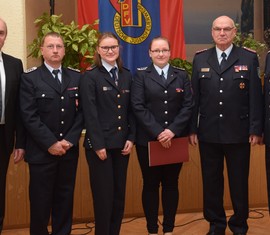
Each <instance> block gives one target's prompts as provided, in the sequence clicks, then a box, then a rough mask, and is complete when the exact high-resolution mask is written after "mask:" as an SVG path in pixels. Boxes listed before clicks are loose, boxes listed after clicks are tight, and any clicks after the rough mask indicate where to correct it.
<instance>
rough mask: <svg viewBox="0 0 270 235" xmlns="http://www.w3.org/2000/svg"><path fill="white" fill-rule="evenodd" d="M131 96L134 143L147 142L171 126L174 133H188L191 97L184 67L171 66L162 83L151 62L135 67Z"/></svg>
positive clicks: (144, 143)
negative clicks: (134, 119)
mask: <svg viewBox="0 0 270 235" xmlns="http://www.w3.org/2000/svg"><path fill="white" fill-rule="evenodd" d="M131 100H132V107H133V111H134V114H135V116H136V120H137V129H136V132H137V135H136V136H137V137H136V143H137V144H139V145H142V146H147V143H148V141H152V140H156V139H157V137H158V135H159V134H160V133H161V132H162V131H163V130H164V129H170V130H171V131H172V132H173V133H174V134H175V135H176V137H179V136H186V135H187V134H188V132H187V127H188V125H189V120H190V117H191V114H192V107H193V99H192V93H191V85H190V80H189V78H188V74H187V73H186V71H184V70H182V69H179V68H174V67H172V66H170V67H169V70H168V76H167V81H166V83H164V81H162V79H161V78H160V76H159V74H158V73H157V71H156V69H155V67H154V65H153V64H151V65H150V66H149V67H147V68H145V69H141V70H140V69H138V70H137V73H136V75H135V78H134V81H133V85H132V98H131Z"/></svg>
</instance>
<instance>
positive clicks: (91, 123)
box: [80, 67, 135, 151]
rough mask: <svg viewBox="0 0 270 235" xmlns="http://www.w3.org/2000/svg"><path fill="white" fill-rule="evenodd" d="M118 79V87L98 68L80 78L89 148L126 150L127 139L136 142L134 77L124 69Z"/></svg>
mask: <svg viewBox="0 0 270 235" xmlns="http://www.w3.org/2000/svg"><path fill="white" fill-rule="evenodd" d="M118 77H119V81H118V86H116V85H115V83H114V81H113V79H112V77H111V76H110V74H109V72H108V71H107V70H106V69H105V68H104V67H100V68H98V67H95V68H93V69H92V70H90V71H87V72H85V74H84V76H83V77H82V79H81V83H80V87H81V89H80V96H81V104H82V109H83V113H84V119H85V127H86V135H85V141H84V147H85V148H86V149H91V148H93V149H94V150H95V151H96V150H99V149H103V148H106V149H114V148H123V147H124V145H125V142H126V141H127V140H130V141H132V142H134V141H135V119H134V116H133V114H132V110H131V107H130V88H131V83H132V76H131V74H130V72H129V71H128V70H127V69H125V68H123V69H122V70H120V71H119V72H118Z"/></svg>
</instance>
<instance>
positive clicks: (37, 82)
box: [20, 64, 83, 163]
mask: <svg viewBox="0 0 270 235" xmlns="http://www.w3.org/2000/svg"><path fill="white" fill-rule="evenodd" d="M79 78H80V73H79V72H77V71H74V70H71V69H67V68H62V87H61V90H60V88H59V86H58V84H57V81H56V80H55V78H54V77H53V75H52V74H51V73H50V71H49V70H48V69H47V68H46V66H45V65H44V64H43V65H42V66H40V67H38V68H37V69H36V70H34V71H31V72H28V73H24V74H23V75H22V81H21V89H20V107H21V114H22V120H23V123H24V125H25V127H26V130H27V142H26V161H27V162H29V163H45V162H49V161H52V160H54V159H56V157H55V156H53V155H51V154H50V153H49V152H48V148H49V147H50V146H51V145H53V144H54V143H56V142H57V141H58V140H59V141H60V140H62V139H65V140H67V141H69V142H70V143H72V144H73V145H74V146H73V147H72V148H71V149H69V150H68V151H67V153H66V155H64V158H66V159H67V158H72V157H77V156H78V140H79V137H80V134H81V130H82V128H83V116H82V113H81V111H80V109H79V108H78V99H79V94H78V93H79V90H78V88H79Z"/></svg>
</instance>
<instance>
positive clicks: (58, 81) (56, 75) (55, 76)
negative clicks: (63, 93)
mask: <svg viewBox="0 0 270 235" xmlns="http://www.w3.org/2000/svg"><path fill="white" fill-rule="evenodd" d="M52 73H53V74H54V78H55V80H56V82H57V84H58V86H59V87H60V88H61V82H60V80H59V77H58V73H59V69H54V70H53V71H52Z"/></svg>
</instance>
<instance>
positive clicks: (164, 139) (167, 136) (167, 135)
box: [157, 129, 175, 148]
mask: <svg viewBox="0 0 270 235" xmlns="http://www.w3.org/2000/svg"><path fill="white" fill-rule="evenodd" d="M174 136H175V134H174V133H173V132H172V131H171V130H169V129H165V130H164V131H162V132H161V133H160V134H159V135H158V137H157V140H158V141H159V142H160V143H161V145H162V146H163V147H164V148H170V147H171V145H172V143H171V139H172V138H173V137H174Z"/></svg>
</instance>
